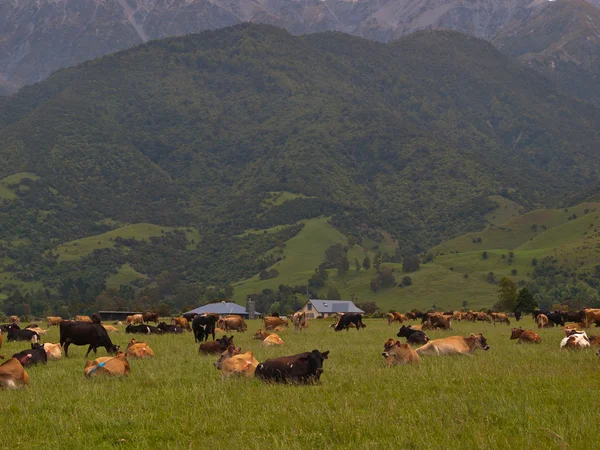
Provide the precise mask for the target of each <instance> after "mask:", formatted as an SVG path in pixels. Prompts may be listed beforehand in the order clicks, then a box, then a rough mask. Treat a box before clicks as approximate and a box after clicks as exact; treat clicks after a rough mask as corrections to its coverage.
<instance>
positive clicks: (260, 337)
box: [252, 328, 273, 341]
mask: <svg viewBox="0 0 600 450" xmlns="http://www.w3.org/2000/svg"><path fill="white" fill-rule="evenodd" d="M272 334H273V333H269V332H268V331H264V330H263V329H262V328H259V329H258V330H257V331H256V333H254V335H253V336H252V339H254V340H257V341H264V340H265V339H266V338H267V337H269V336H270V335H272Z"/></svg>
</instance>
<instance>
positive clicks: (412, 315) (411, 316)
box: [405, 312, 418, 320]
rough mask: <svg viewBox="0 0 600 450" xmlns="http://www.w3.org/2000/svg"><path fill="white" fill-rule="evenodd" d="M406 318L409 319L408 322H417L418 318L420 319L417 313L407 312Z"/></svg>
mask: <svg viewBox="0 0 600 450" xmlns="http://www.w3.org/2000/svg"><path fill="white" fill-rule="evenodd" d="M405 316H406V318H407V319H408V320H417V318H418V317H417V314H416V313H414V312H407V313H406V314H405Z"/></svg>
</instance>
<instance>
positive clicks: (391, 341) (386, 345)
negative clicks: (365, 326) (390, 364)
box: [383, 338, 396, 352]
mask: <svg viewBox="0 0 600 450" xmlns="http://www.w3.org/2000/svg"><path fill="white" fill-rule="evenodd" d="M394 345H396V341H394V339H392V338H389V339H388V340H387V341H385V342H384V343H383V350H385V351H386V352H387V351H388V350H390V349H391V348H392V347H393V346H394Z"/></svg>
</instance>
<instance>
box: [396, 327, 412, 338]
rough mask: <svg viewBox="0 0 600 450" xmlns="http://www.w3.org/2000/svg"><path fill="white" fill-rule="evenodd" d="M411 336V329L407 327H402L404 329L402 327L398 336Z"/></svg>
mask: <svg viewBox="0 0 600 450" xmlns="http://www.w3.org/2000/svg"><path fill="white" fill-rule="evenodd" d="M409 335H410V327H407V326H406V325H402V327H400V331H398V334H397V335H396V336H398V337H408V336H409Z"/></svg>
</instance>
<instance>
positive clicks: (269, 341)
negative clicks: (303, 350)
mask: <svg viewBox="0 0 600 450" xmlns="http://www.w3.org/2000/svg"><path fill="white" fill-rule="evenodd" d="M263 345H264V346H266V347H271V346H273V345H283V340H282V339H281V338H280V337H279V336H277V335H276V334H275V333H273V334H270V335H269V336H267V337H266V338H265V339H264V340H263Z"/></svg>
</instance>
